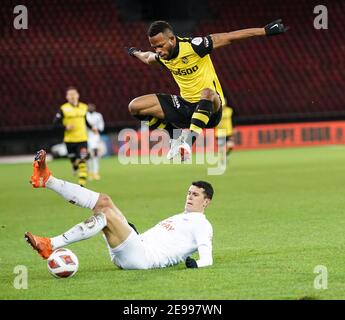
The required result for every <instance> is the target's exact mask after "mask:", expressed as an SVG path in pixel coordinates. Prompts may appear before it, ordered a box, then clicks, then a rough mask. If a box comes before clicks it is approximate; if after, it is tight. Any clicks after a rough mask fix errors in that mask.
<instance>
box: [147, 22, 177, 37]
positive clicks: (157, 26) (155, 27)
mask: <svg viewBox="0 0 345 320" xmlns="http://www.w3.org/2000/svg"><path fill="white" fill-rule="evenodd" d="M167 30H170V31H171V32H173V28H172V26H171V25H170V24H169V23H168V22H166V21H163V20H158V21H154V22H152V23H151V25H150V27H149V29H148V30H147V35H148V36H149V37H154V36H155V35H157V34H158V33H160V32H165V31H167Z"/></svg>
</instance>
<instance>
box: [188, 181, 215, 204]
mask: <svg viewBox="0 0 345 320" xmlns="http://www.w3.org/2000/svg"><path fill="white" fill-rule="evenodd" d="M192 186H196V187H198V188H203V189H204V195H205V197H206V198H207V199H210V200H212V197H213V193H214V190H213V187H212V185H211V184H210V183H208V182H206V181H194V182H192Z"/></svg>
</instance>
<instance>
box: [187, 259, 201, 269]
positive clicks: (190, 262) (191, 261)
mask: <svg viewBox="0 0 345 320" xmlns="http://www.w3.org/2000/svg"><path fill="white" fill-rule="evenodd" d="M186 267H187V268H197V267H198V264H197V263H196V261H195V260H194V259H193V258H191V257H187V259H186Z"/></svg>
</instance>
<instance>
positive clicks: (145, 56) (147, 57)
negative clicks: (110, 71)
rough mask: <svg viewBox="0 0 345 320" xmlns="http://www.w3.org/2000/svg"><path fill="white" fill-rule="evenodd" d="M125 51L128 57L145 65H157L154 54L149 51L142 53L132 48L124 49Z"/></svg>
mask: <svg viewBox="0 0 345 320" xmlns="http://www.w3.org/2000/svg"><path fill="white" fill-rule="evenodd" d="M126 49H127V52H128V54H129V55H130V56H132V57H136V58H138V59H139V60H140V61H142V62H144V63H145V64H155V63H157V60H156V54H155V53H154V52H151V51H146V52H143V51H141V50H139V49H137V48H134V47H131V48H126Z"/></svg>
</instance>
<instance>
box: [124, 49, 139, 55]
mask: <svg viewBox="0 0 345 320" xmlns="http://www.w3.org/2000/svg"><path fill="white" fill-rule="evenodd" d="M126 50H127V53H128V54H129V55H130V56H132V57H134V54H135V53H136V52H140V50H139V49H137V48H135V47H130V48H127V47H126Z"/></svg>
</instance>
